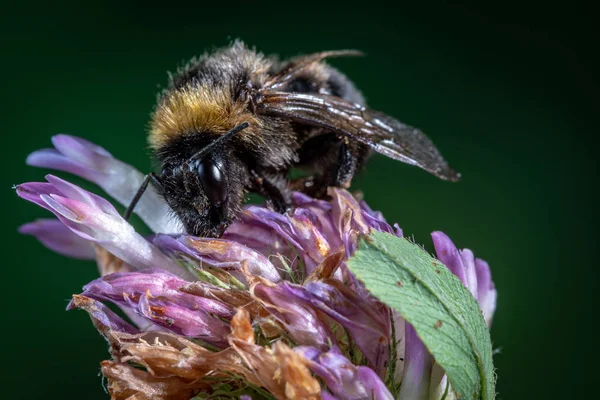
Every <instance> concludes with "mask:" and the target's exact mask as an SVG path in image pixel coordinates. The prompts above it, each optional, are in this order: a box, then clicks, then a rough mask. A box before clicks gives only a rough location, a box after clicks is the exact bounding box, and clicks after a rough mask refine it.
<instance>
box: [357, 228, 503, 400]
mask: <svg viewBox="0 0 600 400" xmlns="http://www.w3.org/2000/svg"><path fill="white" fill-rule="evenodd" d="M348 264H349V267H350V270H351V271H352V272H353V273H354V274H355V275H356V277H357V278H358V279H360V280H361V281H363V282H364V284H365V285H366V287H367V289H368V290H369V291H370V292H371V293H372V294H373V295H374V296H376V297H377V298H378V299H379V300H381V301H382V302H383V303H385V304H387V305H388V306H390V307H391V308H393V309H394V310H396V311H397V312H398V313H399V314H400V315H402V317H403V318H404V319H405V320H406V321H408V322H409V323H410V324H412V325H413V326H414V328H415V330H416V332H417V335H418V336H419V338H421V340H422V341H423V343H424V344H425V346H427V348H428V349H429V351H430V352H431V354H432V355H433V357H434V358H435V360H436V362H437V363H438V364H439V365H440V366H442V368H444V370H445V371H446V374H447V375H448V379H449V380H450V383H451V385H452V388H453V390H454V391H455V392H456V393H457V394H458V395H459V396H460V398H461V399H484V400H491V399H493V398H494V396H495V392H494V366H493V364H492V344H491V340H490V334H489V330H488V328H487V326H486V324H485V321H484V320H483V315H482V313H481V310H480V309H479V305H478V304H477V301H476V300H475V298H473V296H472V295H471V293H470V292H469V291H468V290H467V288H466V287H465V286H464V285H463V284H462V283H461V282H460V280H459V279H458V278H457V277H456V276H455V275H454V274H452V272H450V270H449V269H448V268H446V267H445V266H444V265H443V264H442V263H441V262H440V261H438V260H436V259H435V258H433V257H431V256H430V255H429V254H428V253H427V252H426V251H425V250H423V249H422V248H420V247H419V246H417V245H415V244H413V243H411V242H409V241H408V240H406V239H404V238H400V237H397V236H394V235H390V234H387V233H383V232H376V231H374V232H372V233H371V234H370V235H368V236H364V237H363V238H362V239H361V241H360V244H359V248H358V250H357V251H356V253H355V254H354V256H353V257H352V258H351V259H350V261H349V263H348Z"/></svg>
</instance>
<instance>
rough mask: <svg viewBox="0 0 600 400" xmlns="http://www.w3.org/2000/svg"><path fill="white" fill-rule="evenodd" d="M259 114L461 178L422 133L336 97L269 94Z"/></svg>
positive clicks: (261, 102) (259, 104) (453, 178)
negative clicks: (337, 135) (328, 132)
mask: <svg viewBox="0 0 600 400" xmlns="http://www.w3.org/2000/svg"><path fill="white" fill-rule="evenodd" d="M257 112H259V113H261V114H267V115H273V116H278V117H283V118H289V119H292V120H295V121H298V122H302V123H305V124H308V125H314V126H320V127H324V128H328V129H331V130H332V131H335V132H338V133H340V134H343V135H346V136H348V137H350V138H352V139H354V140H358V141H359V142H361V143H364V144H366V145H368V146H369V147H371V148H372V149H373V150H375V151H376V152H378V153H380V154H383V155H385V156H388V157H390V158H393V159H395V160H398V161H402V162H404V163H406V164H410V165H416V166H417V167H420V168H423V169H424V170H425V171H428V172H430V173H432V174H433V175H435V176H437V177H439V178H441V179H444V180H448V181H453V182H454V181H458V180H459V178H460V174H459V173H457V172H456V171H454V170H453V169H452V168H450V167H449V166H448V163H447V162H446V161H445V160H444V158H443V157H442V155H441V154H440V152H439V151H438V149H437V148H436V147H435V146H434V145H433V143H432V142H431V140H429V138H428V137H427V136H425V134H424V133H423V132H421V131H420V130H419V129H416V128H413V127H411V126H408V125H405V124H403V123H402V122H400V121H397V120H395V119H394V118H392V117H389V116H387V115H385V114H383V113H380V112H378V111H374V110H369V109H368V108H365V107H364V106H361V105H360V104H354V103H350V102H348V101H346V100H344V99H341V98H339V97H336V96H330V95H324V94H305V93H287V92H273V91H269V90H267V91H263V92H262V98H261V99H260V100H259V101H258V102H257Z"/></svg>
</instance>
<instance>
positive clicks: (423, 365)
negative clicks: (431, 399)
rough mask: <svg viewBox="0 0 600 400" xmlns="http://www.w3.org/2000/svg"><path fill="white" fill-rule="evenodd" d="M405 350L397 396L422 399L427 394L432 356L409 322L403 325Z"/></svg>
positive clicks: (408, 399) (409, 399)
mask: <svg viewBox="0 0 600 400" xmlns="http://www.w3.org/2000/svg"><path fill="white" fill-rule="evenodd" d="M404 329H405V334H404V337H405V341H406V342H405V343H406V350H405V354H404V374H403V376H402V386H401V387H400V395H399V398H401V399H407V400H413V399H415V400H422V399H427V398H428V396H429V382H430V379H431V370H432V368H433V357H432V356H431V354H429V351H428V350H427V348H426V347H425V345H424V344H423V342H422V341H421V339H419V337H418V336H417V332H416V331H415V329H414V328H413V327H412V325H410V324H406V325H405V327H404Z"/></svg>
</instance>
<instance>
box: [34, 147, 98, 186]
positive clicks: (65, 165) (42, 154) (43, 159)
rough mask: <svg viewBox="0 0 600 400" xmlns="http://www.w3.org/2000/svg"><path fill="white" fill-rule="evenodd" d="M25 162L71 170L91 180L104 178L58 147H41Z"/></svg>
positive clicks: (43, 166) (60, 169)
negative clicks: (62, 152)
mask: <svg viewBox="0 0 600 400" xmlns="http://www.w3.org/2000/svg"><path fill="white" fill-rule="evenodd" d="M25 162H26V163H27V165H31V166H34V167H42V168H49V169H55V170H58V171H65V172H69V173H72V174H74V175H78V176H80V177H82V178H84V179H86V180H88V181H91V182H95V181H97V180H99V179H102V174H101V173H100V172H97V171H94V170H93V169H88V168H83V167H81V165H79V164H78V163H77V162H75V161H73V160H70V159H69V158H67V157H65V156H64V155H63V154H61V153H60V152H59V151H58V150H56V149H41V150H37V151H34V152H33V153H31V154H29V156H27V159H26V161H25Z"/></svg>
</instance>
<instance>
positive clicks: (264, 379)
mask: <svg viewBox="0 0 600 400" xmlns="http://www.w3.org/2000/svg"><path fill="white" fill-rule="evenodd" d="M231 325H232V327H233V332H234V334H233V335H232V337H231V338H230V344H231V347H232V348H234V349H235V350H236V351H237V352H238V354H239V355H240V356H241V357H242V359H243V360H244V361H245V362H246V365H247V366H248V367H249V368H250V369H251V371H252V376H246V379H248V381H250V382H252V383H254V384H256V385H259V386H262V387H264V388H265V389H267V390H268V391H269V392H270V393H271V394H273V395H274V396H275V397H277V398H278V399H306V400H317V399H320V398H321V387H320V385H319V382H318V381H317V379H315V378H314V377H313V376H312V375H311V373H310V370H309V369H308V367H307V365H308V361H307V360H306V359H305V358H304V357H303V356H301V355H299V354H297V353H296V352H294V351H293V350H292V349H291V348H290V347H288V346H287V345H286V344H285V343H283V342H281V341H279V342H276V343H275V344H274V345H273V346H272V348H270V349H269V348H266V347H262V346H258V345H256V344H254V338H252V339H251V340H249V338H248V334H249V332H248V329H250V330H251V329H252V326H251V323H250V319H249V317H248V313H247V312H246V311H244V310H239V311H238V313H237V314H236V316H235V317H234V318H233V320H232V322H231ZM236 333H237V334H236Z"/></svg>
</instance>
